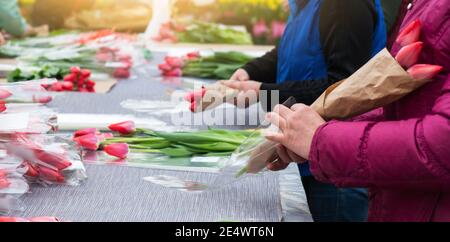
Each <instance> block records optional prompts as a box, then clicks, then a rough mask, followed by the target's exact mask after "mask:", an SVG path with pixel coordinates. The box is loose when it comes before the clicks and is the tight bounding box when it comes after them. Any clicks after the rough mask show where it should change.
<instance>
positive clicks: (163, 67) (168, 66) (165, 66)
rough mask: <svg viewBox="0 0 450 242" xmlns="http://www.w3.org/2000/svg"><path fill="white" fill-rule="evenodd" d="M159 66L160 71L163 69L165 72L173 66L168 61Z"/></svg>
mask: <svg viewBox="0 0 450 242" xmlns="http://www.w3.org/2000/svg"><path fill="white" fill-rule="evenodd" d="M158 68H159V70H160V71H163V72H166V71H171V70H172V67H171V66H170V65H169V64H167V63H162V64H159V65H158Z"/></svg>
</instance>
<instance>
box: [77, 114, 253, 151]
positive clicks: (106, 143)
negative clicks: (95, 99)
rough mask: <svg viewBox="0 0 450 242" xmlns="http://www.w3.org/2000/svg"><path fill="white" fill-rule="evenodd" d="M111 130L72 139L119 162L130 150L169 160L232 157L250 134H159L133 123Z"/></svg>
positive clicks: (79, 134)
mask: <svg viewBox="0 0 450 242" xmlns="http://www.w3.org/2000/svg"><path fill="white" fill-rule="evenodd" d="M109 128H110V130H111V131H112V132H114V133H101V132H99V131H98V130H97V129H95V128H91V129H83V130H78V131H76V132H75V133H74V135H73V139H74V141H75V142H76V143H78V144H79V146H81V147H82V148H84V149H85V150H89V151H97V150H103V151H104V152H106V153H107V154H108V155H111V156H114V157H117V158H118V159H125V158H126V157H127V155H128V153H129V152H130V151H131V152H136V153H152V154H161V155H165V156H168V157H191V156H220V157H222V156H229V155H230V154H231V153H232V152H233V151H235V150H236V149H237V148H238V147H239V146H240V144H241V143H242V142H244V140H246V139H247V138H248V135H249V134H250V133H251V132H250V131H228V130H213V129H210V130H204V131H193V132H173V133H168V132H157V131H152V130H145V129H139V128H136V127H135V124H134V123H133V122H132V121H126V122H122V123H117V124H112V125H110V126H109Z"/></svg>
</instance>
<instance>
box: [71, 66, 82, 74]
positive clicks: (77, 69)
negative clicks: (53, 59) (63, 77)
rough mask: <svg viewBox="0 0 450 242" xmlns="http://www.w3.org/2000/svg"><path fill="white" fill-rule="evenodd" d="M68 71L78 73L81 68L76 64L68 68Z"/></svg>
mask: <svg viewBox="0 0 450 242" xmlns="http://www.w3.org/2000/svg"><path fill="white" fill-rule="evenodd" d="M70 72H72V73H75V74H79V73H80V72H81V68H80V67H78V66H73V67H71V68H70Z"/></svg>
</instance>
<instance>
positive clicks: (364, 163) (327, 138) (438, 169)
mask: <svg viewBox="0 0 450 242" xmlns="http://www.w3.org/2000/svg"><path fill="white" fill-rule="evenodd" d="M444 80H445V79H444ZM310 160H311V162H310V165H311V171H312V173H313V174H314V175H315V176H316V178H318V179H319V180H322V181H325V182H332V183H334V184H336V185H338V186H344V187H345V186H352V187H360V186H361V187H397V188H402V189H408V188H414V189H417V188H424V189H442V188H444V189H450V186H448V184H449V182H450V77H448V76H447V80H446V82H445V84H444V87H443V89H442V93H441V95H440V97H439V98H438V99H437V101H436V102H435V104H434V107H433V110H432V113H431V114H429V115H427V116H425V117H423V118H420V119H409V120H402V121H382V122H377V121H356V122H330V123H328V124H326V125H324V126H322V127H321V128H320V129H319V130H318V131H317V132H316V134H315V137H314V140H313V144H312V147H311V153H310Z"/></svg>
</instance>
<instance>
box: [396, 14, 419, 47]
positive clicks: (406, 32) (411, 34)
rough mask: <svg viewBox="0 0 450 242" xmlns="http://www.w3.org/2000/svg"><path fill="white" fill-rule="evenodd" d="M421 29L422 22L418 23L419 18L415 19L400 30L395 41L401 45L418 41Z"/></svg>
mask: <svg viewBox="0 0 450 242" xmlns="http://www.w3.org/2000/svg"><path fill="white" fill-rule="evenodd" d="M421 30H422V24H421V23H420V20H415V21H413V22H411V23H410V24H409V25H408V26H406V27H405V28H404V29H403V30H402V32H400V34H399V35H398V37H397V40H396V42H397V43H398V44H399V45H400V46H402V47H404V46H407V45H410V44H412V43H414V42H417V41H419V37H420V31H421Z"/></svg>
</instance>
